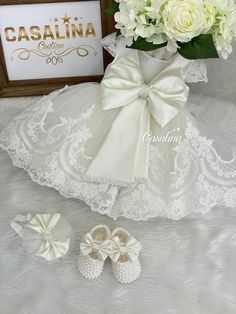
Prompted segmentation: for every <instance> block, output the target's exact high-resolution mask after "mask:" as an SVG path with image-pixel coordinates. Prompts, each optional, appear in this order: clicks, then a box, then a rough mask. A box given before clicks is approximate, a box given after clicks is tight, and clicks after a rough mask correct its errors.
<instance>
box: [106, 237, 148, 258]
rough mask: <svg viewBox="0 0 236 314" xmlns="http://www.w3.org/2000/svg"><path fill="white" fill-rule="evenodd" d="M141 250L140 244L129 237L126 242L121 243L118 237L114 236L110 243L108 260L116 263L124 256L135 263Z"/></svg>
mask: <svg viewBox="0 0 236 314" xmlns="http://www.w3.org/2000/svg"><path fill="white" fill-rule="evenodd" d="M141 248H142V246H141V243H140V242H139V241H137V240H136V239H135V238H133V237H129V239H128V240H127V242H122V241H121V240H120V238H119V237H118V236H115V237H114V238H113V241H112V252H111V253H110V258H111V259H112V260H113V262H117V261H118V259H119V257H120V256H121V255H126V256H127V257H128V258H129V259H130V260H131V261H135V260H136V259H137V258H138V256H139V252H140V250H141Z"/></svg>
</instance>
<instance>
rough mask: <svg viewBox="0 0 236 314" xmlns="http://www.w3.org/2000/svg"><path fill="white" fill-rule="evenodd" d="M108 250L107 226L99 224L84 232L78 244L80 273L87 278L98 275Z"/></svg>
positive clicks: (108, 236)
mask: <svg viewBox="0 0 236 314" xmlns="http://www.w3.org/2000/svg"><path fill="white" fill-rule="evenodd" d="M110 252H111V240H110V230H109V228H108V227H107V226H105V225H99V226H96V227H94V228H93V229H92V230H91V231H90V232H88V233H86V234H85V235H84V237H83V240H82V242H81V244H80V255H79V258H78V269H79V271H80V273H81V275H83V276H84V277H85V278H88V279H95V278H97V277H98V276H100V275H101V273H102V270H103V266H104V262H105V260H106V258H107V257H108V255H109V254H110Z"/></svg>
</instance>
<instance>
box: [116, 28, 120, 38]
mask: <svg viewBox="0 0 236 314" xmlns="http://www.w3.org/2000/svg"><path fill="white" fill-rule="evenodd" d="M120 35H121V31H120V29H117V30H116V37H118V36H120Z"/></svg>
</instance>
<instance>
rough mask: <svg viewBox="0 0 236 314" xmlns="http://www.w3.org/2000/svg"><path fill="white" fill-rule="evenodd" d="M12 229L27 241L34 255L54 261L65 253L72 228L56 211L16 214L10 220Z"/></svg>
mask: <svg viewBox="0 0 236 314" xmlns="http://www.w3.org/2000/svg"><path fill="white" fill-rule="evenodd" d="M11 227H12V229H13V230H14V231H15V232H16V233H17V234H18V235H19V236H20V237H21V238H23V239H24V240H26V242H27V248H28V249H29V251H31V252H32V254H33V255H35V256H41V257H43V258H44V259H46V260H47V261H54V260H56V259H58V258H60V257H63V256H65V255H66V254H67V252H68V250H69V247H70V244H71V237H72V234H73V230H72V227H71V225H70V224H69V223H68V222H67V221H66V220H65V219H64V218H63V217H62V216H61V214H58V213H51V214H36V215H35V216H32V215H31V214H27V215H18V216H16V217H15V219H14V220H13V221H12V222H11Z"/></svg>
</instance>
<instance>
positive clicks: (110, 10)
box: [105, 3, 119, 15]
mask: <svg viewBox="0 0 236 314" xmlns="http://www.w3.org/2000/svg"><path fill="white" fill-rule="evenodd" d="M118 11H119V3H114V4H113V5H112V6H111V7H110V8H107V9H105V12H106V13H108V14H110V15H115V13H116V12H118Z"/></svg>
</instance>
